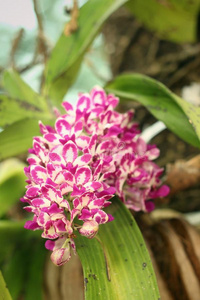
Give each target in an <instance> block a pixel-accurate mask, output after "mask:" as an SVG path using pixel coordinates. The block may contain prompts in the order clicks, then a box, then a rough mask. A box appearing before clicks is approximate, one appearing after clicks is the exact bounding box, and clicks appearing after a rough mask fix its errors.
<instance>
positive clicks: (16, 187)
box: [0, 158, 26, 217]
mask: <svg viewBox="0 0 200 300" xmlns="http://www.w3.org/2000/svg"><path fill="white" fill-rule="evenodd" d="M24 167H25V164H24V163H22V162H21V161H20V160H18V159H16V158H11V159H8V160H4V161H3V162H1V163H0V217H1V216H2V215H4V214H5V213H6V212H7V211H8V209H9V208H10V207H12V205H13V204H15V203H16V202H18V201H19V198H20V197H22V196H23V192H24V190H25V180H26V176H25V175H24V171H23V169H24Z"/></svg>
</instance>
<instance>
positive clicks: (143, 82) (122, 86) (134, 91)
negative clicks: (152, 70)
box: [106, 73, 200, 147]
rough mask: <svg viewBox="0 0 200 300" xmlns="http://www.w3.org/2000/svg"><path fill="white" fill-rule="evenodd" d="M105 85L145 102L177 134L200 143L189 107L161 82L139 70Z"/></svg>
mask: <svg viewBox="0 0 200 300" xmlns="http://www.w3.org/2000/svg"><path fill="white" fill-rule="evenodd" d="M106 89H107V91H109V92H111V93H114V94H115V95H117V96H119V97H124V98H125V99H131V100H135V101H138V102H140V103H142V104H143V105H144V106H145V107H146V108H147V109H148V110H149V111H150V112H151V113H152V115H154V116H155V117H156V118H157V119H158V120H161V121H162V122H164V123H165V125H166V126H167V127H168V128H169V129H170V130H171V131H173V132H174V133H175V134H176V135H178V136H179V137H180V138H182V139H183V140H184V141H186V142H188V143H189V144H191V145H193V146H195V147H200V141H199V138H198V134H199V133H198V132H197V131H195V130H194V128H193V127H192V125H191V123H190V121H189V119H190V118H189V115H188V114H187V113H186V109H185V110H184V108H183V105H182V106H181V105H180V102H178V100H177V99H178V98H177V96H176V95H175V94H173V93H172V92H171V91H170V90H168V89H167V88H166V87H165V86H164V85H163V84H161V83H160V82H158V81H156V80H154V79H152V78H150V77H148V76H145V75H141V74H137V73H135V74H124V75H120V76H118V77H116V78H115V79H114V81H113V82H111V83H109V84H108V85H107V87H106ZM181 101H183V103H186V102H185V101H184V100H181ZM194 108H195V107H194ZM195 109H196V108H195ZM197 111H199V108H198V109H197Z"/></svg>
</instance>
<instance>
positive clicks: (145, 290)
mask: <svg viewBox="0 0 200 300" xmlns="http://www.w3.org/2000/svg"><path fill="white" fill-rule="evenodd" d="M107 212H109V213H111V214H112V215H113V216H114V218H115V219H114V221H112V222H110V223H108V224H105V225H102V226H101V227H100V230H99V234H98V237H97V239H92V240H86V238H84V237H81V236H78V238H77V241H76V245H77V251H78V254H79V256H80V259H81V262H82V266H83V272H84V284H85V299H86V300H93V299H98V300H105V299H107V300H113V299H115V300H127V299H134V300H147V299H148V300H158V299H159V291H158V287H157V283H156V278H155V275H154V271H153V267H152V264H151V260H150V257H149V254H148V251H147V249H146V246H145V243H144V240H143V237H142V235H141V233H140V230H139V229H138V227H137V224H136V222H135V221H134V218H133V216H132V215H131V213H130V212H129V211H128V209H127V208H126V207H125V206H124V204H123V203H122V202H121V201H120V200H119V199H117V198H115V199H114V200H113V203H112V205H111V206H110V207H109V209H108V210H107Z"/></svg>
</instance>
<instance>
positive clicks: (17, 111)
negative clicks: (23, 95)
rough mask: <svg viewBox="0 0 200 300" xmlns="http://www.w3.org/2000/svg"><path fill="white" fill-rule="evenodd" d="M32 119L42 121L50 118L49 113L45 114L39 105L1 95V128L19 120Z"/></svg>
mask: <svg viewBox="0 0 200 300" xmlns="http://www.w3.org/2000/svg"><path fill="white" fill-rule="evenodd" d="M35 100H36V98H35ZM31 117H32V118H37V119H41V118H45V117H49V113H45V112H44V111H43V110H42V109H41V108H39V107H38V106H37V104H36V105H35V104H32V103H29V102H27V101H26V100H21V99H14V98H10V97H8V96H6V95H3V94H0V126H1V127H6V126H8V125H10V124H12V123H14V122H16V121H18V120H21V119H24V118H31Z"/></svg>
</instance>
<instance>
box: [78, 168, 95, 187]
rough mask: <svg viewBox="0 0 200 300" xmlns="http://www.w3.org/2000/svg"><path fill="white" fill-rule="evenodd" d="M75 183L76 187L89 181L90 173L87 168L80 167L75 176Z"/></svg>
mask: <svg viewBox="0 0 200 300" xmlns="http://www.w3.org/2000/svg"><path fill="white" fill-rule="evenodd" d="M75 179H76V183H77V184H78V185H84V184H85V183H86V182H89V181H91V179H92V172H91V170H90V168H89V167H80V168H79V169H77V171H76V174H75Z"/></svg>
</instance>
